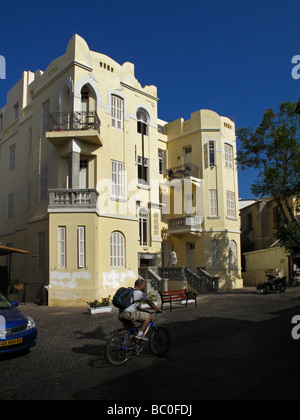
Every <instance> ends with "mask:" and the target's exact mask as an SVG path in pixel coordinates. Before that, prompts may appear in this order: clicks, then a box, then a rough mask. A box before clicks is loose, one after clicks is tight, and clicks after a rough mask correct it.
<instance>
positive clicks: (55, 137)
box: [46, 130, 103, 147]
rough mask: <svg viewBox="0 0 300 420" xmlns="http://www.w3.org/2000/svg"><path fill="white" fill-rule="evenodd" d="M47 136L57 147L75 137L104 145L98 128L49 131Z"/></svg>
mask: <svg viewBox="0 0 300 420" xmlns="http://www.w3.org/2000/svg"><path fill="white" fill-rule="evenodd" d="M46 138H47V139H48V140H49V141H50V142H51V143H52V144H53V146H56V147H57V146H61V145H63V144H64V143H65V142H67V141H68V140H70V139H74V138H75V139H79V140H83V141H86V142H89V143H93V144H96V145H98V146H99V147H101V146H103V142H102V139H101V136H100V133H99V131H97V130H68V131H63V130H62V131H47V132H46Z"/></svg>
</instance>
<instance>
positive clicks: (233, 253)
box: [229, 241, 237, 268]
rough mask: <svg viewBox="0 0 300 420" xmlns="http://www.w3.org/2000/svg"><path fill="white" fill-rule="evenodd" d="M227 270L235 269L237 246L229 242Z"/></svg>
mask: <svg viewBox="0 0 300 420" xmlns="http://www.w3.org/2000/svg"><path fill="white" fill-rule="evenodd" d="M229 268H237V246H236V242H234V241H230V242H229Z"/></svg>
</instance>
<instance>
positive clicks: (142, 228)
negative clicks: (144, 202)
mask: <svg viewBox="0 0 300 420" xmlns="http://www.w3.org/2000/svg"><path fill="white" fill-rule="evenodd" d="M139 233H140V245H143V246H148V243H149V238H148V237H149V214H148V211H147V209H140V213H139Z"/></svg>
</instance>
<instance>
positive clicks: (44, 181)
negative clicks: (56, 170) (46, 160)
mask: <svg viewBox="0 0 300 420" xmlns="http://www.w3.org/2000/svg"><path fill="white" fill-rule="evenodd" d="M47 192H48V165H47V164H45V165H42V167H41V175H40V199H41V200H46V198H47Z"/></svg>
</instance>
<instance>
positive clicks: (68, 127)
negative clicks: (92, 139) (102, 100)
mask: <svg viewBox="0 0 300 420" xmlns="http://www.w3.org/2000/svg"><path fill="white" fill-rule="evenodd" d="M73 130H97V131H98V132H100V119H99V117H98V114H97V112H96V111H90V112H78V111H75V112H49V113H48V125H47V131H51V132H53V131H73Z"/></svg>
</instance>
